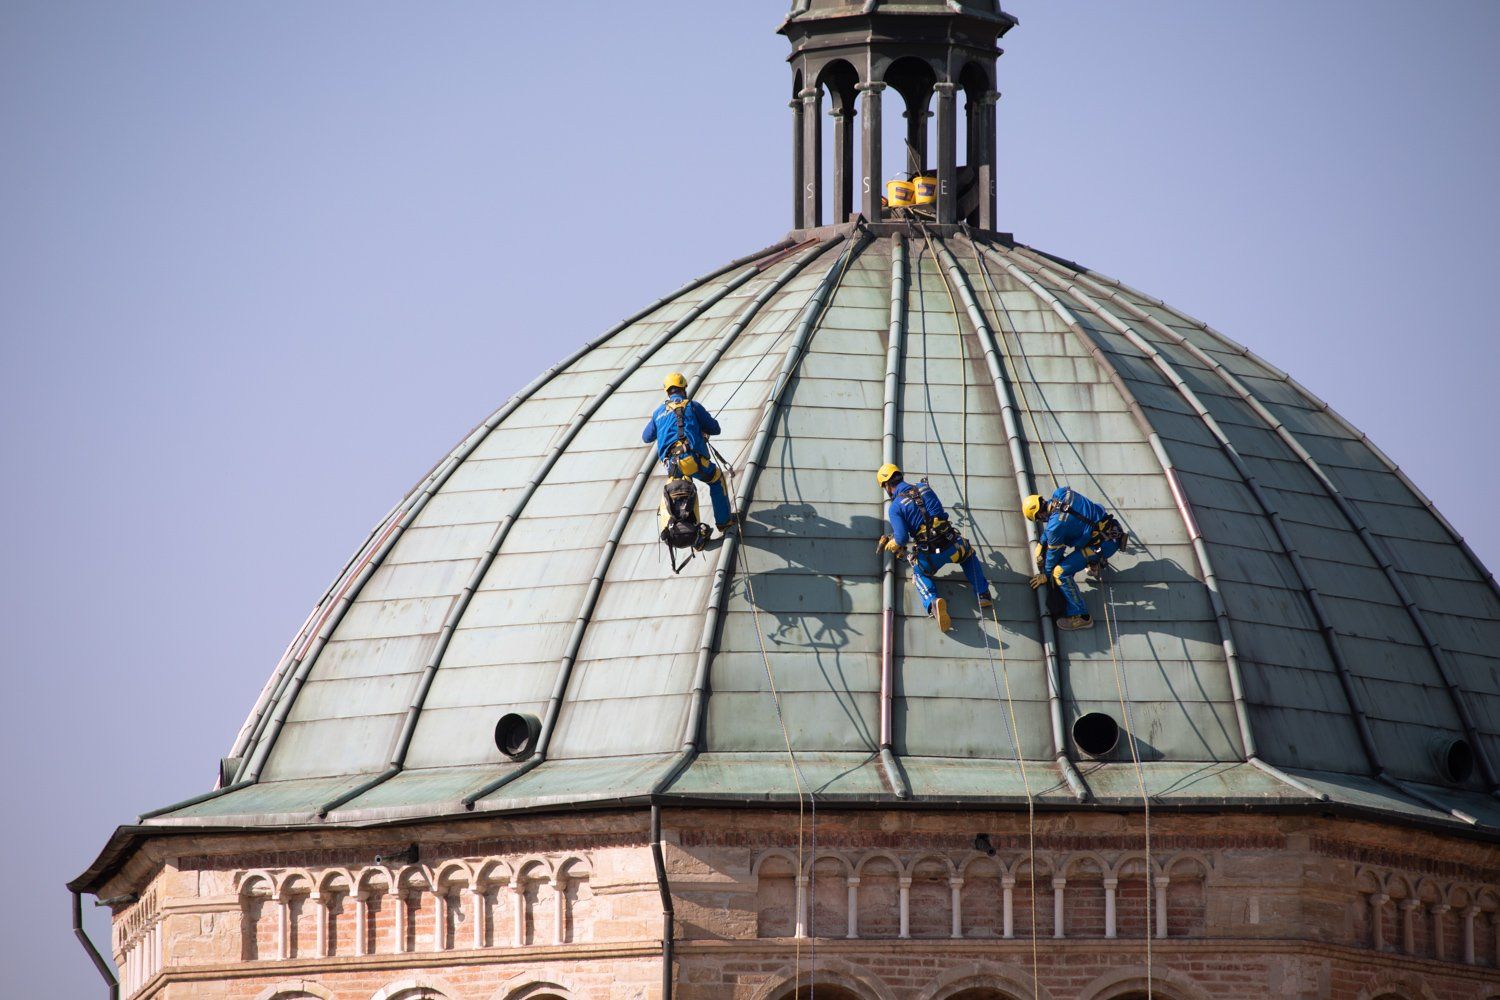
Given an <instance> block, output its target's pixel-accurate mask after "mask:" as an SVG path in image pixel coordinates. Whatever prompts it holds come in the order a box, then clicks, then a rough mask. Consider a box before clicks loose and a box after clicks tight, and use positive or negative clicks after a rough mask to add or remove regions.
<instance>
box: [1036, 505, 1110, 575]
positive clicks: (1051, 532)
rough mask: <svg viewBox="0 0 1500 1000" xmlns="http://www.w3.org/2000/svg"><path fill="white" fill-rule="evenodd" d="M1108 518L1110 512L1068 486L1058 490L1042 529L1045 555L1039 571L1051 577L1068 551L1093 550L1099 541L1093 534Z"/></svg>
mask: <svg viewBox="0 0 1500 1000" xmlns="http://www.w3.org/2000/svg"><path fill="white" fill-rule="evenodd" d="M1108 517H1109V511H1107V510H1105V509H1104V508H1103V507H1101V506H1099V505H1098V504H1096V503H1094V501H1092V500H1090V499H1089V498H1088V497H1086V496H1084V495H1083V494H1082V493H1078V492H1075V491H1074V490H1073V489H1071V488H1070V487H1067V486H1060V487H1058V488H1057V490H1056V492H1054V493H1053V494H1052V513H1051V516H1049V517H1048V518H1047V523H1046V524H1045V525H1044V526H1043V527H1042V546H1043V549H1044V553H1045V563H1044V564H1043V566H1042V571H1043V572H1044V573H1046V574H1048V575H1049V576H1050V575H1051V574H1052V571H1053V570H1054V569H1056V568H1057V565H1058V564H1059V563H1061V562H1062V561H1063V557H1064V556H1066V555H1067V554H1068V549H1070V548H1071V549H1082V548H1085V547H1093V546H1094V545H1095V544H1096V543H1097V541H1098V540H1097V539H1096V538H1095V533H1096V532H1097V531H1098V527H1099V525H1101V524H1102V523H1104V520H1105V519H1106V518H1108Z"/></svg>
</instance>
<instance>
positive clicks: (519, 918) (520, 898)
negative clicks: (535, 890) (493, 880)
mask: <svg viewBox="0 0 1500 1000" xmlns="http://www.w3.org/2000/svg"><path fill="white" fill-rule="evenodd" d="M510 892H511V905H512V908H513V910H514V912H515V924H516V929H515V932H514V933H513V934H511V944H513V945H514V946H515V947H517V948H519V947H521V945H523V944H525V943H526V886H525V884H524V883H523V882H522V881H521V880H520V879H519V878H517V879H516V880H515V881H513V882H511V884H510Z"/></svg>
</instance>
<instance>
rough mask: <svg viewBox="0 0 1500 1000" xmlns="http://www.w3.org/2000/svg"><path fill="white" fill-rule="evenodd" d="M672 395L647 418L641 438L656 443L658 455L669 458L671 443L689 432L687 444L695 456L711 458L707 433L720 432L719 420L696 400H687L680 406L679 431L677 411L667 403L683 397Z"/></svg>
mask: <svg viewBox="0 0 1500 1000" xmlns="http://www.w3.org/2000/svg"><path fill="white" fill-rule="evenodd" d="M681 398H682V397H680V396H678V395H676V394H673V395H672V396H671V397H670V398H669V399H668V400H667V403H663V404H661V405H660V406H658V407H657V408H656V412H655V413H653V414H651V419H650V420H648V421H646V429H645V430H643V431H641V440H642V441H644V442H646V443H647V444H650V443H651V442H652V441H655V442H656V455H657V457H658V458H660V459H661V460H662V461H666V459H667V456H668V455H669V454H670V453H671V450H672V446H673V445H674V444H676V443H677V440H678V438H680V437H682V436H684V435H686V437H687V445H688V448H690V449H691V450H692V452H693V454H694V455H701V456H703V457H704V458H707V457H708V441H707V440H706V439H705V437H704V435H705V434H719V433H720V430H719V422H718V421H717V420H715V419H714V418H713V417H712V416H711V415H710V414H709V412H708V411H707V410H705V409H704V408H703V405H702V404H701V403H699V402H697V401H696V400H688V401H687V402H686V405H684V406H682V407H681V412H682V421H681V422H682V428H681V432H679V430H678V420H677V414H676V413H674V412H673V410H672V408H671V407H669V406H668V405H667V404H668V403H670V402H672V401H674V400H678V399H681Z"/></svg>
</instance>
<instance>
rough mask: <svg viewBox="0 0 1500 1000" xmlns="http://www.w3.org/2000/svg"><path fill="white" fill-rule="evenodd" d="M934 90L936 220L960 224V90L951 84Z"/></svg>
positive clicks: (936, 85) (942, 222) (942, 85)
mask: <svg viewBox="0 0 1500 1000" xmlns="http://www.w3.org/2000/svg"><path fill="white" fill-rule="evenodd" d="M933 89H934V90H936V91H937V140H938V154H937V160H938V166H937V181H938V198H937V221H938V222H939V223H940V224H951V223H954V222H957V221H958V116H957V111H956V108H957V103H958V102H957V98H956V97H955V96H954V92H955V91H956V90H957V88H956V87H955V86H954V85H953V84H951V83H939V84H935V85H934V87H933Z"/></svg>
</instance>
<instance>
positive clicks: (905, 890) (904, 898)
mask: <svg viewBox="0 0 1500 1000" xmlns="http://www.w3.org/2000/svg"><path fill="white" fill-rule="evenodd" d="M899 884H900V886H901V934H900V936H901V937H903V938H909V937H911V876H910V875H903V876H901V879H900V883H899Z"/></svg>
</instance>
